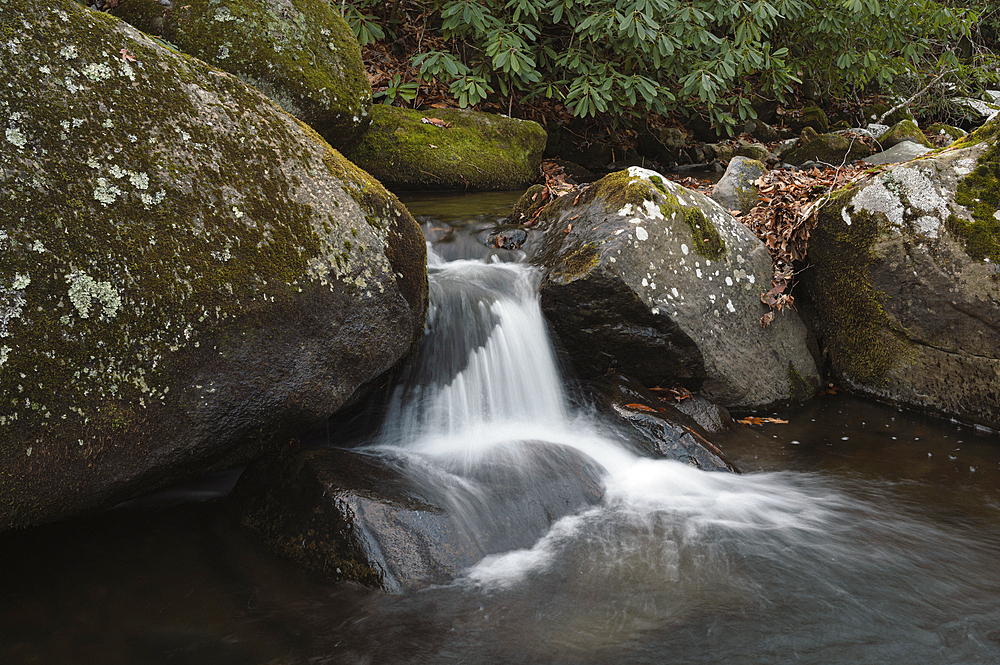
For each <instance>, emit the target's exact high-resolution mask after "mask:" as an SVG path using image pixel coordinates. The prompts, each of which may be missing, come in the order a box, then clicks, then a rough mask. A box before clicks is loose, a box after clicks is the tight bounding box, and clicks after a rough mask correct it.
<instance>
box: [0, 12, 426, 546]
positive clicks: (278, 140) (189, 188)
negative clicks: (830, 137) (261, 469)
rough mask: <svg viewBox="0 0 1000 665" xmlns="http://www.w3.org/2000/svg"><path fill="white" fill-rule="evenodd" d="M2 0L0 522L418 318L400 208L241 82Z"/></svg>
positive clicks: (269, 423)
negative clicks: (0, 470) (28, 10)
mask: <svg viewBox="0 0 1000 665" xmlns="http://www.w3.org/2000/svg"><path fill="white" fill-rule="evenodd" d="M23 9H24V8H23V6H22V5H20V4H18V3H16V2H14V1H13V0H0V26H2V28H3V30H4V34H5V35H7V36H6V37H5V39H6V40H7V41H6V42H5V43H4V44H3V45H2V47H0V75H2V78H3V81H4V87H5V93H4V95H3V97H2V98H0V111H2V114H0V115H2V121H0V122H2V123H3V130H2V136H0V141H2V143H3V150H2V151H0V467H2V468H3V469H4V473H3V474H2V476H0V529H3V528H7V527H10V526H20V525H25V524H30V523H35V522H40V521H44V520H50V519H55V518H58V517H61V516H65V515H69V514H72V513H76V512H80V511H83V510H86V509H92V508H98V507H102V506H107V505H109V504H113V503H115V502H117V501H120V500H122V499H125V498H129V497H131V496H134V495H136V494H138V493H141V492H145V491H149V490H151V489H155V488H156V487H159V486H162V485H164V484H166V483H169V482H174V481H177V480H181V479H184V478H188V477H191V475H192V474H197V473H203V472H204V471H206V470H207V469H209V468H217V467H220V466H222V465H227V464H232V463H237V462H240V461H246V460H247V459H249V458H250V457H252V456H253V455H254V454H257V453H259V451H260V449H261V448H262V447H264V446H267V445H270V444H273V443H274V442H275V441H282V440H284V441H287V437H289V436H294V435H295V432H297V431H299V430H300V429H301V428H303V427H306V426H309V425H312V424H313V423H315V422H317V421H319V420H321V419H323V418H325V417H326V416H328V415H329V414H331V413H332V412H334V411H336V410H337V409H338V408H339V407H340V406H342V405H343V404H345V402H347V401H348V400H350V399H351V398H352V396H353V395H354V394H355V393H356V392H360V391H359V388H361V387H362V386H363V385H364V384H365V383H366V382H367V381H369V380H371V379H373V378H374V377H376V376H378V375H379V374H380V373H383V372H384V371H386V370H387V369H388V368H390V367H391V366H392V365H393V364H394V363H395V362H396V361H397V360H398V359H399V358H400V357H401V356H403V355H404V354H405V353H406V352H407V351H408V350H409V349H410V348H411V346H412V345H413V344H414V342H415V340H417V339H418V338H419V336H420V334H421V330H422V328H423V321H424V313H425V309H426V302H427V300H426V299H427V282H426V267H425V244H424V240H423V236H422V235H421V233H420V229H419V227H418V226H417V225H416V223H415V222H414V220H413V218H412V217H411V216H410V215H409V213H407V212H406V210H405V209H404V208H403V207H402V206H401V205H400V204H399V202H398V201H397V200H396V198H395V197H394V196H392V195H391V194H388V193H387V192H386V191H385V190H384V189H383V188H382V187H381V186H380V185H379V184H378V183H377V182H376V181H374V180H373V179H372V178H371V177H370V176H368V175H367V174H365V173H364V172H362V171H361V170H360V169H357V167H355V166H354V165H352V164H351V163H350V162H348V161H347V160H345V159H344V158H343V157H342V156H341V155H340V154H339V153H337V152H336V151H334V150H333V149H332V148H330V147H329V145H327V144H326V143H325V142H324V141H323V140H322V139H321V138H320V137H319V136H318V135H317V134H316V133H315V132H314V131H313V130H312V129H310V128H309V127H308V126H307V125H305V124H303V123H302V122H300V121H298V120H296V119H295V118H293V117H292V116H290V115H288V114H287V113H284V112H283V111H282V110H281V109H279V108H278V107H277V106H275V105H274V104H273V103H272V102H271V101H270V100H268V99H267V98H266V97H264V96H263V95H261V94H260V93H259V92H257V91H256V90H254V89H252V88H250V87H248V86H247V85H245V84H244V83H242V82H241V81H239V80H238V79H236V78H235V77H233V76H231V75H229V74H226V73H224V72H221V71H219V70H217V69H214V68H212V67H210V66H208V65H206V64H205V63H203V62H201V61H200V60H195V59H194V58H191V57H189V56H185V55H180V54H177V53H174V52H172V51H170V50H168V49H165V48H163V47H162V46H160V45H158V44H156V43H155V42H154V41H153V40H151V39H150V38H148V37H147V36H146V35H144V34H142V33H140V32H139V31H138V30H136V29H135V28H133V27H132V26H130V25H128V24H126V23H124V22H122V21H120V20H118V19H115V18H113V17H111V16H108V15H106V14H101V13H98V12H90V11H87V10H86V9H84V8H83V7H81V6H80V5H77V4H75V3H74V2H72V1H71V0H55V1H54V2H52V3H49V4H48V5H46V6H44V7H36V8H34V9H32V11H30V12H24V11H23Z"/></svg>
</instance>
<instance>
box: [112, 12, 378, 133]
mask: <svg viewBox="0 0 1000 665" xmlns="http://www.w3.org/2000/svg"><path fill="white" fill-rule="evenodd" d="M114 15H115V16H118V17H119V18H121V19H123V20H125V21H128V22H129V23H131V24H132V25H134V26H135V27H137V28H139V29H140V30H142V31H143V32H146V33H148V34H150V35H155V36H157V37H159V38H162V39H165V40H167V41H168V42H169V43H171V44H173V45H176V46H177V47H179V48H180V50H182V51H184V52H185V53H189V54H191V55H193V56H195V57H196V58H199V59H201V60H204V61H205V62H208V63H210V64H212V65H215V66H216V67H218V68H219V69H222V70H224V71H227V72H229V73H231V74H235V75H236V76H237V77H239V78H240V79H242V80H243V81H245V82H246V83H249V84H250V85H252V86H253V87H255V88H257V89H258V90H260V91H261V92H263V93H264V94H265V95H267V96H268V97H270V98H271V99H272V100H274V101H275V102H277V103H278V104H279V105H280V106H281V108H283V109H285V110H286V111H288V112H289V113H291V114H292V115H294V116H295V117H296V118H299V119H300V120H302V121H304V122H306V123H308V124H309V125H311V126H312V127H313V128H314V129H315V130H316V131H318V132H319V133H320V135H322V136H323V138H325V139H326V140H327V141H328V142H329V143H330V145H332V146H333V147H335V148H338V149H340V150H346V149H348V148H350V147H352V146H354V145H357V142H358V141H360V140H361V137H362V135H363V134H364V132H365V131H366V130H367V129H368V125H369V124H370V123H371V117H370V115H369V114H370V112H371V106H372V88H371V84H370V83H369V82H368V77H367V76H366V75H365V68H364V64H363V63H362V62H361V49H360V48H359V47H358V42H357V40H356V39H355V38H354V33H353V32H352V31H351V28H350V26H348V25H347V22H346V21H344V19H343V18H341V16H340V14H339V13H338V12H337V11H335V10H334V9H333V8H332V7H331V6H330V3H328V2H326V0H184V2H180V1H178V0H175V1H173V2H161V1H160V0H128V1H127V2H122V3H121V4H119V5H118V6H117V7H116V8H115V9H114Z"/></svg>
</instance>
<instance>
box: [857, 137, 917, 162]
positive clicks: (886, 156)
mask: <svg viewBox="0 0 1000 665" xmlns="http://www.w3.org/2000/svg"><path fill="white" fill-rule="evenodd" d="M930 151H931V148H928V147H926V146H922V145H920V144H918V143H914V142H913V141H901V142H899V143H897V144H896V145H894V146H892V147H891V148H889V149H888V150H883V151H882V152H876V153H875V154H874V155H870V156H868V157H865V158H864V159H863V160H861V161H863V162H864V163H865V164H875V165H878V164H898V163H899V162H908V161H910V160H911V159H916V158H917V157H921V156H923V155H926V154H927V153H929V152H930Z"/></svg>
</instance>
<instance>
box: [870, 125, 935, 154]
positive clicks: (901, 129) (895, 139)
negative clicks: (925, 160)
mask: <svg viewBox="0 0 1000 665" xmlns="http://www.w3.org/2000/svg"><path fill="white" fill-rule="evenodd" d="M903 141H910V142H912V143H917V144H919V145H922V146H924V147H925V148H933V147H934V146H932V145H931V142H930V141H928V140H927V137H926V136H924V133H923V132H922V131H920V128H919V127H917V123H915V122H914V121H912V120H900V121H899V122H897V123H896V124H895V125H893V126H892V127H890V128H889V129H888V130H887V131H886V132H885V133H884V134H882V135H881V136H879V137H878V142H879V145H881V146H882V149H883V150H885V149H888V148H891V147H892V146H894V145H896V144H897V143H901V142H903Z"/></svg>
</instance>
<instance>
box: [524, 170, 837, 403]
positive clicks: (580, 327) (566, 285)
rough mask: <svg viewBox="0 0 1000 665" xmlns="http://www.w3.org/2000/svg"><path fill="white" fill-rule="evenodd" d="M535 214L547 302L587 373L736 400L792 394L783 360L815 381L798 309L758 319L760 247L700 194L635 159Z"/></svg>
mask: <svg viewBox="0 0 1000 665" xmlns="http://www.w3.org/2000/svg"><path fill="white" fill-rule="evenodd" d="M538 220H539V221H538V223H537V225H536V227H535V228H536V229H537V231H538V233H539V234H540V238H536V239H535V240H533V241H532V244H531V250H530V254H531V257H530V260H531V261H532V262H533V263H535V264H536V265H539V266H540V267H541V268H542V270H543V278H542V284H541V288H540V293H541V304H542V309H543V311H544V312H545V315H546V317H547V319H548V321H549V323H550V325H551V327H552V330H553V331H554V332H555V333H556V334H557V336H558V337H559V338H560V340H561V341H562V344H563V346H564V347H565V348H566V350H567V353H568V356H569V359H570V361H571V362H572V364H573V366H574V368H575V369H576V370H577V372H578V373H579V374H580V375H582V376H583V377H585V378H587V377H593V376H601V375H604V374H605V373H606V372H607V371H608V370H609V368H615V370H616V371H620V372H622V373H625V374H629V375H631V376H634V377H635V378H636V379H637V380H638V381H640V382H642V383H643V384H645V385H647V386H655V385H661V384H662V385H678V384H679V385H684V386H686V387H687V388H689V389H690V390H695V391H700V392H701V393H702V395H704V396H705V397H707V398H708V399H711V400H713V401H716V402H718V403H721V404H724V405H726V406H733V407H743V408H752V407H758V406H763V405H767V404H772V403H774V402H778V401H782V400H785V399H788V398H790V397H791V394H792V388H793V386H792V382H791V381H790V380H789V376H788V371H787V369H788V365H789V363H791V364H792V365H793V366H794V367H795V368H796V369H797V371H798V372H799V374H801V376H803V377H807V380H808V381H810V382H811V383H812V384H813V385H814V386H816V385H818V382H819V377H818V372H817V369H816V364H815V362H814V360H813V358H812V356H811V355H810V353H809V351H808V348H807V337H808V333H807V330H806V328H805V326H804V324H803V323H802V321H801V320H800V319H799V316H798V314H796V313H795V312H794V311H791V310H788V309H786V310H784V311H781V312H778V313H777V316H776V317H775V319H774V322H773V323H772V324H771V325H770V326H769V327H767V328H762V327H761V325H760V318H761V316H762V315H764V314H765V312H767V307H766V306H765V305H763V304H762V303H761V300H760V294H761V292H762V291H763V290H766V289H768V288H770V283H771V257H770V255H769V254H768V252H767V250H766V248H765V247H764V246H763V245H762V244H761V243H760V241H759V240H757V238H756V236H754V235H753V233H752V232H750V230H749V229H747V228H746V227H745V226H744V225H743V224H740V223H739V222H738V221H736V219H734V218H733V217H732V215H730V214H729V213H728V212H726V211H725V210H724V209H723V208H722V206H720V205H719V204H718V203H716V202H715V201H713V200H712V199H710V198H708V197H707V196H704V195H703V194H700V193H697V192H693V191H690V190H688V189H685V188H684V187H681V186H680V185H676V184H674V183H672V182H670V181H669V180H667V179H666V178H663V177H662V176H660V175H659V174H658V173H655V172H653V171H649V170H647V169H642V168H639V167H632V168H629V169H628V170H627V171H620V172H618V173H614V174H611V175H609V176H606V177H605V178H603V179H601V180H599V181H598V182H596V183H594V184H593V185H591V186H590V187H589V188H587V189H586V190H584V191H583V192H582V193H580V195H579V196H577V195H567V196H563V197H561V198H559V199H556V200H555V201H554V202H552V203H550V204H549V205H548V206H547V207H546V208H544V209H543V210H542V211H541V213H540V214H539V217H538Z"/></svg>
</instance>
